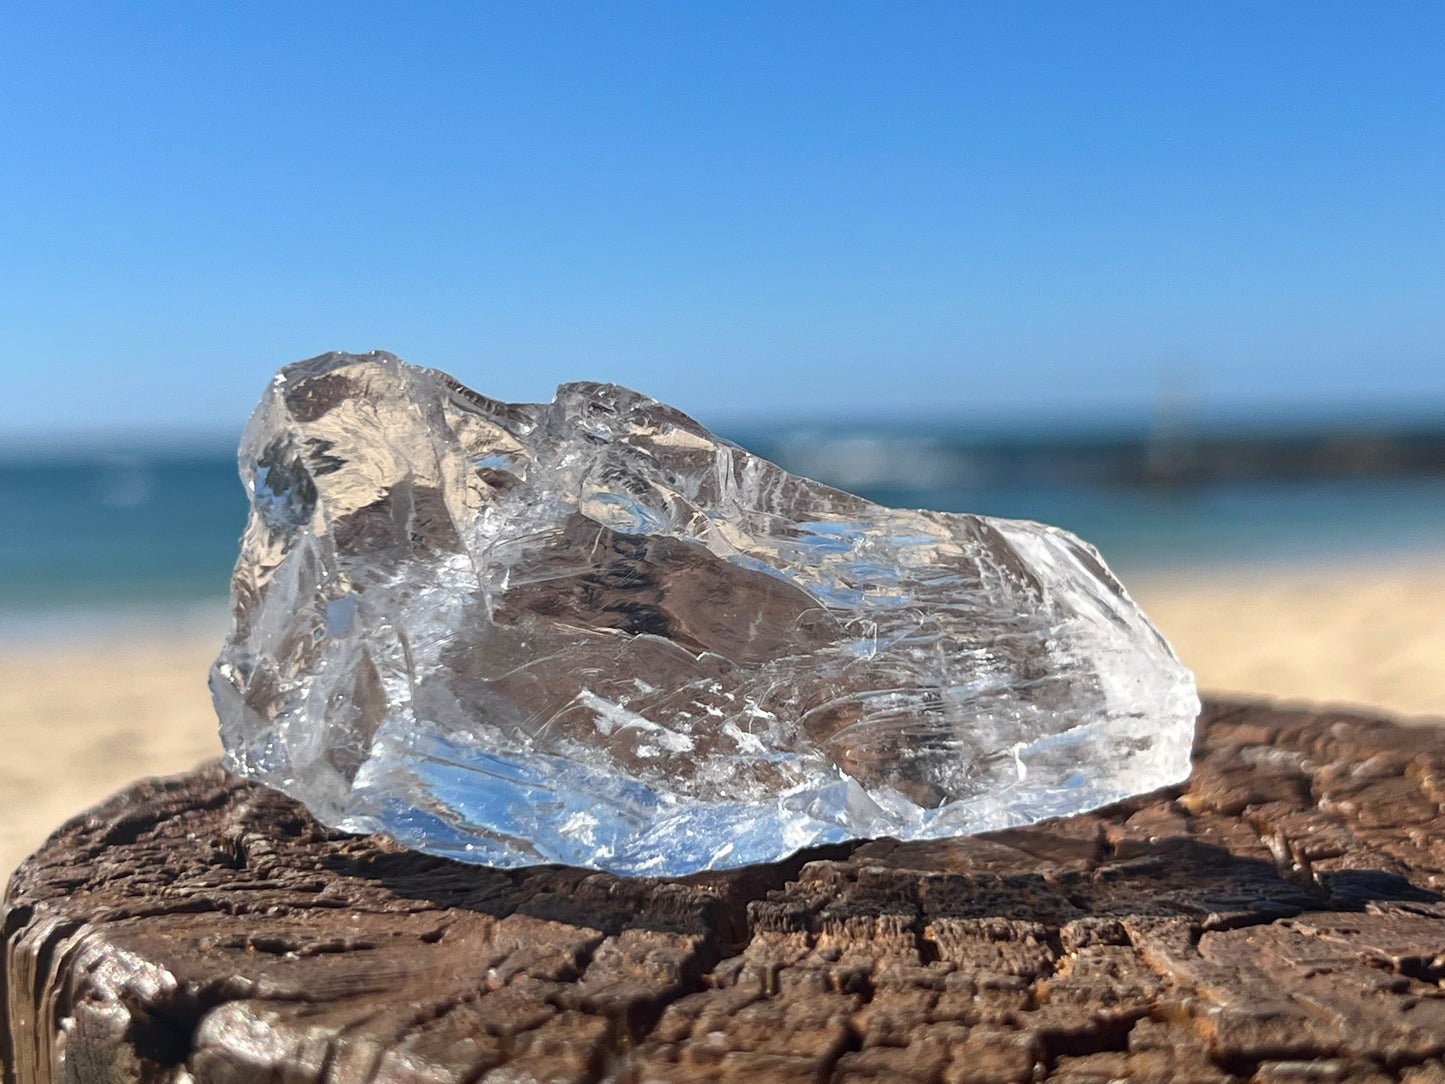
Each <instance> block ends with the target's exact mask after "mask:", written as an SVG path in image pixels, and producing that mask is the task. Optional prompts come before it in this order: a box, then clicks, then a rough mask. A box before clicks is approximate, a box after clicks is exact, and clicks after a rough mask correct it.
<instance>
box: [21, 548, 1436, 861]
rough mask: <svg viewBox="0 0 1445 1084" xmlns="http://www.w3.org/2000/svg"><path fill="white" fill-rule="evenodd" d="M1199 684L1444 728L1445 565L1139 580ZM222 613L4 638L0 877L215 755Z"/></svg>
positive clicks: (1149, 606) (1137, 586)
mask: <svg viewBox="0 0 1445 1084" xmlns="http://www.w3.org/2000/svg"><path fill="white" fill-rule="evenodd" d="M1130 587H1131V589H1132V590H1133V592H1134V594H1135V596H1136V597H1137V598H1138V599H1139V601H1140V603H1141V604H1142V605H1143V606H1144V608H1145V609H1146V610H1147V611H1148V612H1149V614H1150V615H1151V616H1152V617H1153V618H1154V620H1155V621H1156V622H1157V623H1158V625H1159V626H1160V627H1161V628H1162V629H1163V630H1164V631H1165V633H1166V635H1168V636H1169V637H1170V639H1171V641H1172V642H1173V643H1174V646H1175V649H1176V650H1177V651H1178V652H1179V654H1180V656H1181V657H1182V658H1183V659H1184V660H1185V661H1186V662H1187V663H1189V665H1191V666H1192V667H1194V669H1195V672H1196V673H1197V674H1198V677H1199V681H1200V685H1201V687H1202V688H1204V689H1206V690H1211V691H1220V692H1236V693H1246V694H1250V695H1256V696H1266V697H1273V698H1281V699H1299V700H1306V701H1311V702H1315V703H1324V702H1333V703H1343V704H1353V705H1361V706H1366V707H1373V708H1376V709H1381V710H1383V711H1385V712H1389V713H1393V714H1397V715H1401V716H1439V717H1442V718H1445V558H1437V559H1434V560H1429V561H1426V560H1420V561H1417V562H1413V563H1404V564H1397V565H1395V566H1392V567H1388V568H1384V569H1374V570H1369V571H1364V570H1357V569H1352V568H1349V567H1346V566H1339V567H1321V568H1317V569H1314V570H1310V571H1306V572H1299V571H1295V572H1282V571H1279V570H1269V569H1258V568H1257V569H1209V570H1199V571H1193V572H1180V573H1173V574H1170V575H1168V576H1164V575H1159V574H1156V575H1152V576H1147V575H1146V576H1141V577H1137V578H1131V579H1130ZM222 627H223V619H222V617H221V615H219V614H212V615H210V616H209V617H206V618H203V619H201V620H196V619H194V618H192V619H190V620H188V621H186V622H184V623H182V625H181V626H180V627H172V628H166V627H162V626H158V625H157V624H156V623H155V621H154V620H152V621H150V622H146V623H141V624H139V625H132V626H124V625H122V626H117V627H115V628H113V629H111V630H110V631H108V632H105V633H101V634H99V635H91V636H89V637H88V638H87V639H86V640H84V641H77V640H76V639H75V638H74V637H71V638H68V639H67V638H64V637H52V638H51V639H49V640H48V641H42V642H31V643H24V642H17V641H15V640H13V639H11V640H7V641H3V642H0V872H4V871H8V870H9V869H10V868H11V867H13V866H14V865H15V863H17V862H18V861H19V860H20V859H21V858H22V857H23V856H24V855H25V854H26V853H28V852H29V851H30V850H31V849H32V848H34V847H35V846H36V845H38V844H39V843H40V842H41V840H42V839H44V837H45V835H46V834H47V833H48V832H49V831H50V830H51V829H52V828H54V827H56V826H57V825H59V824H60V822H61V821H63V820H64V819H65V818H66V817H68V816H70V815H71V814H73V813H76V812H78V811H80V810H82V809H84V808H85V807H86V806H88V805H91V804H92V803H94V802H97V801H99V800H100V799H102V798H104V797H105V796H106V795H107V794H110V793H111V792H112V791H114V790H115V789H117V788H118V787H120V786H122V785H123V784H125V783H127V782H128V781H130V780H132V779H135V778H138V777H140V776H143V775H148V774H160V773H169V772H178V771H183V770H185V769H186V768H188V767H190V766H191V765H193V764H195V763H196V762H197V761H199V760H201V759H203V758H205V757H208V756H212V755H215V754H217V753H218V752H219V747H218V742H217V739H216V736H215V721H214V717H213V715H212V713H211V707H210V701H209V697H208V694H207V692H206V684H205V679H206V670H207V668H208V666H209V664H210V661H211V658H212V657H213V655H214V654H215V650H216V648H217V646H218V645H219V639H220V635H221V632H222Z"/></svg>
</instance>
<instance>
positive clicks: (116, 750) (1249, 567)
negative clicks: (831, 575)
mask: <svg viewBox="0 0 1445 1084" xmlns="http://www.w3.org/2000/svg"><path fill="white" fill-rule="evenodd" d="M0 22H3V26H4V33H3V35H0V55H3V59H4V64H3V68H0V79H3V82H4V89H3V93H0V332H3V343H4V354H3V359H0V366H3V367H4V376H5V384H4V387H5V394H4V395H3V396H0V740H3V741H4V743H5V745H6V747H7V756H6V757H5V758H4V759H0V809H3V811H4V813H5V816H4V817H0V868H8V866H10V865H12V864H13V862H14V861H17V860H18V859H19V857H20V856H21V855H22V854H23V853H24V852H25V851H26V850H28V849H29V847H31V846H33V845H34V844H35V843H37V842H38V841H39V838H40V837H41V836H43V834H44V832H45V831H46V830H48V829H49V828H50V827H53V826H54V825H55V824H57V823H58V822H59V820H60V819H62V818H63V817H64V816H65V815H68V814H69V813H72V812H74V811H76V810H77V809H79V808H81V806H83V805H84V804H85V803H87V802H89V801H93V800H96V799H98V798H100V797H101V796H103V794H104V793H106V792H107V791H108V790H110V789H112V788H113V787H115V786H118V785H119V784H120V783H123V782H124V781H126V780H128V779H130V778H133V777H135V776H137V775H139V774H143V773H145V772H150V771H170V770H180V769H183V768H185V767H187V766H189V764H191V763H193V762H194V761H195V760H196V759H198V758H200V757H202V756H207V755H211V754H212V753H214V752H216V751H217V742H216V739H215V736H214V720H213V716H212V715H211V713H210V708H209V703H208V697H207V693H206V690H205V671H206V667H207V665H208V663H209V660H210V658H211V657H213V656H214V654H215V652H216V650H217V648H218V646H219V642H220V639H221V637H222V636H223V635H224V632H225V621H226V614H225V611H226V605H225V591H226V585H227V577H228V573H229V568H230V565H231V562H232V561H233V560H234V556H235V550H236V539H237V536H238V534H239V532H240V529H241V525H242V523H243V521H244V516H245V500H244V495H243V493H242V491H241V488H240V485H239V483H238V482H237V481H236V476H235V466H234V454H235V444H236V440H237V437H238V436H239V433H240V429H241V427H242V425H243V424H244V422H245V419H246V417H247V415H248V413H249V411H250V408H251V407H252V405H253V404H254V403H255V401H256V399H257V398H258V396H259V394H260V392H261V390H262V388H263V387H264V386H265V384H266V381H267V380H268V379H269V378H270V375H271V374H272V372H274V370H275V369H276V368H278V367H279V366H280V365H283V364H285V363H287V362H290V361H293V360H297V359H299V358H303V357H307V356H310V355H314V354H317V353H321V352H323V351H325V350H329V349H346V350H354V351H364V350H370V349H387V350H391V351H394V352H396V353H398V354H400V355H401V356H403V357H404V358H406V359H407V360H409V361H412V362H415V363H419V364H424V365H431V366H435V367H438V368H442V369H446V370H447V371H449V372H451V373H453V374H454V375H456V376H457V377H458V378H460V379H461V380H463V381H464V382H465V383H468V384H470V385H471V386H473V387H475V388H477V389H478V390H480V391H482V392H484V393H486V394H488V395H490V396H493V397H496V398H502V399H512V400H523V401H536V400H545V399H547V398H549V397H550V395H551V391H552V388H553V386H554V385H555V384H557V383H558V382H560V381H564V380H570V379H591V380H611V381H616V382H619V383H623V384H626V385H629V386H632V387H635V388H637V389H638V390H641V391H644V392H646V393H648V394H650V395H653V396H655V397H657V398H659V399H663V400H666V401H668V402H671V403H673V404H674V405H676V406H678V407H680V408H682V409H684V410H686V411H687V412H688V413H690V414H692V415H693V416H695V417H697V418H698V419H699V420H700V421H702V422H703V423H704V424H706V425H708V426H709V427H710V428H712V429H714V430H715V431H717V432H719V433H721V434H723V435H725V436H728V437H731V438H732V439H734V440H737V441H739V442H740V443H743V444H745V445H746V446H748V447H750V448H752V449H753V450H755V451H758V452H760V453H762V454H764V455H766V456H768V457H770V458H773V459H775V460H777V461H778V462H780V463H782V464H783V465H785V466H786V467H788V468H790V469H792V470H795V471H798V472H800V473H803V474H806V475H809V476H812V477H815V478H819V479H822V480H825V481H828V482H832V483H834V484H837V485H841V486H844V487H846V488H849V489H853V490H855V491H858V492H861V493H863V494H865V495H867V496H869V497H872V498H874V499H876V500H879V501H882V502H885V503H888V504H895V505H906V506H923V507H932V508H939V509H945V510H968V511H974V512H983V513H989V514H994V515H1004V516H1017V517H1024V518H1031V519H1040V520H1045V521H1048V522H1052V523H1057V524H1059V525H1061V526H1064V527H1067V528H1069V529H1072V530H1074V531H1076V532H1078V533H1080V534H1082V535H1083V536H1084V537H1085V538H1087V539H1089V540H1090V541H1092V542H1094V543H1095V544H1097V545H1098V546H1099V547H1100V548H1101V550H1102V551H1103V553H1104V555H1105V557H1106V558H1107V559H1109V561H1110V562H1111V563H1112V564H1113V565H1114V566H1115V568H1116V569H1117V570H1118V571H1119V572H1120V574H1121V575H1122V576H1123V577H1124V579H1125V582H1126V583H1127V584H1128V586H1129V587H1130V588H1131V590H1132V591H1133V592H1134V594H1135V595H1136V596H1137V597H1138V598H1139V599H1140V601H1141V602H1142V603H1143V605H1144V606H1145V609H1146V610H1147V611H1148V612H1149V613H1150V614H1151V616H1153V617H1154V619H1155V620H1156V622H1157V623H1158V624H1159V625H1160V626H1161V628H1162V629H1163V630H1164V631H1165V633H1166V634H1167V635H1168V636H1169V637H1170V639H1171V641H1172V642H1173V643H1174V644H1175V647H1176V649H1177V650H1178V651H1179V653H1180V655H1181V656H1182V657H1183V658H1184V660H1185V661H1186V662H1187V663H1189V664H1190V665H1191V666H1193V667H1194V668H1195V670H1196V672H1197V673H1198V675H1199V678H1200V681H1201V684H1202V685H1203V686H1204V687H1205V688H1206V689H1207V690H1211V691H1218V692H1227V693H1234V694H1245V695H1254V696H1271V697H1279V698H1287V699H1303V700H1308V701H1312V702H1336V703H1349V704H1356V705H1362V706H1367V707H1369V708H1371V709H1374V710H1381V711H1386V712H1392V713H1396V714H1399V715H1403V716H1410V717H1428V716H1445V79H1442V78H1441V71H1442V61H1445V7H1442V6H1441V5H1439V4H1438V3H1419V4H1411V3H1395V4H1390V5H1370V4H1364V3H1353V4H1337V3H1277V4H1269V5H1257V4H1244V3H1215V4H1210V5H1201V4H1183V3H1114V4H1104V5H1097V4H1096V5H1060V4H1052V3H1037V4H1031V3H1015V4H1010V5H985V4H971V3H946V4H929V3H908V4H894V3H872V4H869V3H844V4H822V3H818V4H809V3H784V4H727V5H721V4H719V5H683V4H664V3H657V4H645V3H612V4H606V5H584V4H580V3H579V4H550V3H535V4H529V5H501V4H462V3H455V4H448V3H430V4H424V5H408V6H401V5H393V4H380V3H348V4H345V5H341V4H325V3H321V4H313V5H305V6H299V7H298V6H296V5H282V4H266V3H259V4H249V5H245V6H222V5H191V4H166V3H157V4H146V5H130V4H105V5H90V4H83V3H82V4H68V5H43V6H42V5H32V6H30V7H28V8H19V7H13V6H12V7H11V8H9V9H7V10H6V11H5V13H4V14H3V16H0Z"/></svg>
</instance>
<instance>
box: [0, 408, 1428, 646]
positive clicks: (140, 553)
mask: <svg viewBox="0 0 1445 1084" xmlns="http://www.w3.org/2000/svg"><path fill="white" fill-rule="evenodd" d="M736 438H737V439H739V440H740V442H742V443H744V444H746V445H748V446H750V447H753V448H755V449H756V450H758V451H759V452H761V453H762V454H766V455H768V456H769V457H770V458H773V459H776V460H777V461H779V462H781V463H782V464H783V465H784V466H787V467H790V468H792V469H795V470H797V471H799V472H800V473H805V474H808V475H810V476H812V477H816V478H819V479H821V480H824V481H829V482H833V483H835V484H839V485H842V486H844V487H846V488H849V489H852V490H854V491H855V492H860V493H862V494H864V495H865V496H868V497H870V498H872V499H874V500H877V501H880V502H882V503H885V504H890V505H896V506H902V507H924V508H936V509H940V510H944V511H971V512H980V513H986V514H989V515H997V516H1009V517H1018V518H1025V519H1037V520H1042V521H1045V522H1049V523H1055V524H1057V525H1059V526H1062V527H1066V528H1068V529H1070V530H1072V531H1075V532H1076V533H1078V534H1080V535H1082V536H1083V537H1084V538H1086V539H1088V540H1089V541H1091V542H1093V543H1094V544H1095V545H1097V546H1098V547H1099V548H1100V550H1102V552H1103V553H1104V556H1105V557H1106V558H1107V559H1108V560H1109V562H1110V563H1111V564H1112V565H1114V567H1115V568H1116V569H1117V570H1118V571H1119V572H1120V573H1121V574H1123V575H1124V576H1125V577H1126V578H1127V576H1128V575H1129V574H1130V573H1131V572H1135V571H1145V570H1147V571H1157V570H1160V569H1168V568H1174V567H1180V566H1198V565H1200V564H1212V563H1219V564H1232V563H1251V564H1255V563H1264V562H1278V563H1295V562H1305V561H1318V560H1331V559H1359V558H1362V557H1363V558H1370V559H1374V558H1378V559H1390V558H1396V557H1404V556H1409V555H1411V554H1419V553H1431V554H1445V472H1438V473H1435V472H1428V471H1427V472H1413V473H1412V472H1408V471H1407V472H1404V473H1400V472H1395V473H1387V474H1384V475H1380V474H1370V473H1363V472H1360V471H1355V472H1354V473H1353V474H1352V475H1351V474H1350V473H1349V472H1346V473H1345V474H1344V475H1343V476H1342V475H1341V472H1339V471H1334V472H1329V471H1326V472H1323V474H1321V472H1319V471H1305V472H1303V476H1301V472H1295V476H1292V477H1280V476H1278V475H1279V471H1272V472H1270V473H1268V474H1266V476H1263V477H1259V476H1256V477H1248V476H1246V477H1240V476H1239V474H1240V472H1239V471H1232V472H1229V471H1226V472H1223V475H1224V476H1222V477H1221V476H1218V475H1220V473H1221V472H1218V471H1215V472H1212V473H1213V474H1214V475H1215V476H1213V477H1211V476H1210V475H1211V472H1210V471H1208V470H1205V471H1195V472H1194V473H1195V474H1196V475H1200V477H1196V478H1195V479H1194V480H1192V481H1188V482H1185V483H1181V482H1179V481H1178V479H1177V478H1176V479H1173V480H1172V481H1169V483H1168V484H1162V483H1160V481H1159V480H1158V479H1157V478H1156V479H1154V480H1153V481H1150V480H1149V478H1148V477H1144V476H1141V475H1139V472H1137V471H1133V470H1132V469H1131V468H1129V467H1128V464H1129V463H1130V462H1132V460H1130V459H1129V457H1128V455H1126V454H1124V453H1121V452H1120V451H1119V449H1118V447H1114V446H1110V447H1112V448H1113V450H1112V451H1110V450H1109V448H1108V447H1104V446H1103V445H1099V444H1098V443H1097V442H1096V443H1095V444H1092V445H1084V444H1080V445H1079V446H1078V449H1076V450H1075V451H1074V452H1072V453H1071V452H1070V451H1069V449H1068V448H1063V449H1062V450H1060V449H1059V448H1058V447H1054V448H1053V450H1052V451H1051V452H1050V453H1049V454H1047V455H1045V454H1041V453H1040V450H1039V447H1037V446H1034V447H1030V446H1027V445H1020V444H1019V443H1018V442H1013V443H1010V444H1000V445H998V446H988V445H979V444H977V443H974V444H971V445H968V446H963V445H959V444H950V443H949V442H947V441H945V440H936V439H929V440H920V439H919V438H917V437H916V436H915V435H899V434H892V435H890V434H883V435H876V434H875V435H872V436H868V437H866V438H860V437H857V436H856V435H853V436H849V435H841V436H840V435H838V434H831V435H829V434H823V435H819V434H818V433H812V432H808V431H803V430H799V431H797V432H789V431H780V430H778V429H776V428H775V429H772V430H770V431H769V432H767V433H765V434H764V433H758V434H747V433H740V434H736ZM1100 448H1104V450H1103V451H1100ZM1000 449H1002V451H1001V450H1000ZM1090 449H1092V451H1090ZM1091 457H1092V458H1091ZM1121 464H1122V466H1121ZM1159 473H1160V472H1159V471H1157V470H1156V471H1154V474H1156V475H1157V474H1159ZM1165 473H1166V474H1167V473H1168V472H1165ZM1245 473H1246V474H1248V472H1245ZM245 516H246V502H245V497H244V494H243V492H242V489H241V485H240V482H239V481H238V479H237V475H236V469H235V463H234V459H233V458H232V457H231V456H230V455H225V454H217V453H216V452H214V451H210V450H208V451H205V452H199V451H198V452H190V453H187V452H177V451H174V450H172V451H168V452H149V453H147V452H140V451H114V450H113V451H107V452H104V453H96V454H90V455H84V456H79V455H78V456H74V457H70V458H36V457H17V456H13V455H12V456H11V457H10V458H9V459H0V626H11V627H12V628H13V627H14V626H16V625H17V624H19V623H24V622H25V621H27V620H29V619H30V618H32V617H33V616H34V615H36V614H37V613H45V614H65V613H74V614H84V613H102V612H104V613H115V612H118V611H125V610H128V609H132V608H136V607H150V608H156V607H162V608H163V607H167V606H177V605H185V604H190V603H207V602H212V601H214V602H216V603H217V604H218V605H219V602H220V600H222V599H223V598H224V596H225V593H226V590H227V582H228V578H229V571H230V567H231V564H232V562H233V560H234V559H235V553H236V543H237V538H238V536H239V534H240V531H241V528H242V525H243V523H244V521H245Z"/></svg>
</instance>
